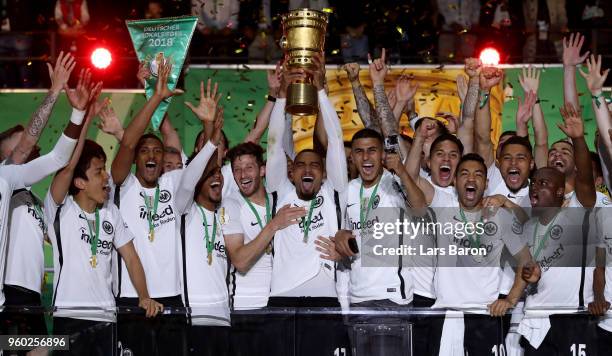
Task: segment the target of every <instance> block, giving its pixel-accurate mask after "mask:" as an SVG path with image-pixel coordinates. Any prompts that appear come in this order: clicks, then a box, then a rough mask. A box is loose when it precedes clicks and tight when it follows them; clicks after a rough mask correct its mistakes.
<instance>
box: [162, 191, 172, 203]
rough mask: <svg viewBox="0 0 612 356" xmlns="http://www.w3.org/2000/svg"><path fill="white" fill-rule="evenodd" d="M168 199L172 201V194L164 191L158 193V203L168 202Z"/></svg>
mask: <svg viewBox="0 0 612 356" xmlns="http://www.w3.org/2000/svg"><path fill="white" fill-rule="evenodd" d="M170 199H172V194H170V192H169V191H167V190H165V189H164V190H162V191H160V192H159V202H160V203H167V202H169V201H170Z"/></svg>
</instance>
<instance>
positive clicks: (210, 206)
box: [196, 194, 217, 211]
mask: <svg viewBox="0 0 612 356" xmlns="http://www.w3.org/2000/svg"><path fill="white" fill-rule="evenodd" d="M196 203H198V205H200V206H201V207H203V208H204V209H206V210H208V211H215V208H216V207H217V204H215V203H214V202H212V201H211V200H210V199H207V198H206V197H205V196H203V195H202V194H198V197H197V198H196Z"/></svg>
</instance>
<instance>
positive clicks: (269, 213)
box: [242, 194, 271, 230]
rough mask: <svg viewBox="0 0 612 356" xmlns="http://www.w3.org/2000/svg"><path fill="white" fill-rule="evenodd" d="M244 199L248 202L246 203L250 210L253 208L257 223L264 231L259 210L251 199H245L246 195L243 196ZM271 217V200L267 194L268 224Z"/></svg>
mask: <svg viewBox="0 0 612 356" xmlns="http://www.w3.org/2000/svg"><path fill="white" fill-rule="evenodd" d="M242 198H244V200H245V201H246V203H247V205H248V206H249V208H251V211H252V212H253V214H254V215H255V217H256V218H257V223H258V224H259V227H260V228H261V229H262V230H263V228H264V225H263V223H262V222H261V217H259V213H257V209H255V207H254V206H253V203H251V201H250V200H249V198H247V197H245V196H244V195H243V196H242ZM270 217H271V211H270V199H269V198H268V194H266V224H267V223H268V221H270Z"/></svg>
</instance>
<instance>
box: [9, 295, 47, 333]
mask: <svg viewBox="0 0 612 356" xmlns="http://www.w3.org/2000/svg"><path fill="white" fill-rule="evenodd" d="M3 291H4V297H5V298H6V300H5V302H4V311H3V314H4V315H3V323H4V325H3V327H2V330H3V334H7V335H46V334H47V325H46V324H45V316H44V313H43V309H42V303H41V300H40V294H39V293H37V292H35V291H33V290H29V289H26V288H23V287H20V286H13V285H8V284H5V285H4V289H3ZM23 308H28V309H29V311H24V310H23Z"/></svg>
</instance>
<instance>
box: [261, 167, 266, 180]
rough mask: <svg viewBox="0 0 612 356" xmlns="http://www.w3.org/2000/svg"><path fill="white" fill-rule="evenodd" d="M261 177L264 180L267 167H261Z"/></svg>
mask: <svg viewBox="0 0 612 356" xmlns="http://www.w3.org/2000/svg"><path fill="white" fill-rule="evenodd" d="M259 176H260V177H262V178H264V177H265V176H266V166H265V165H263V164H262V165H261V167H259Z"/></svg>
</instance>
